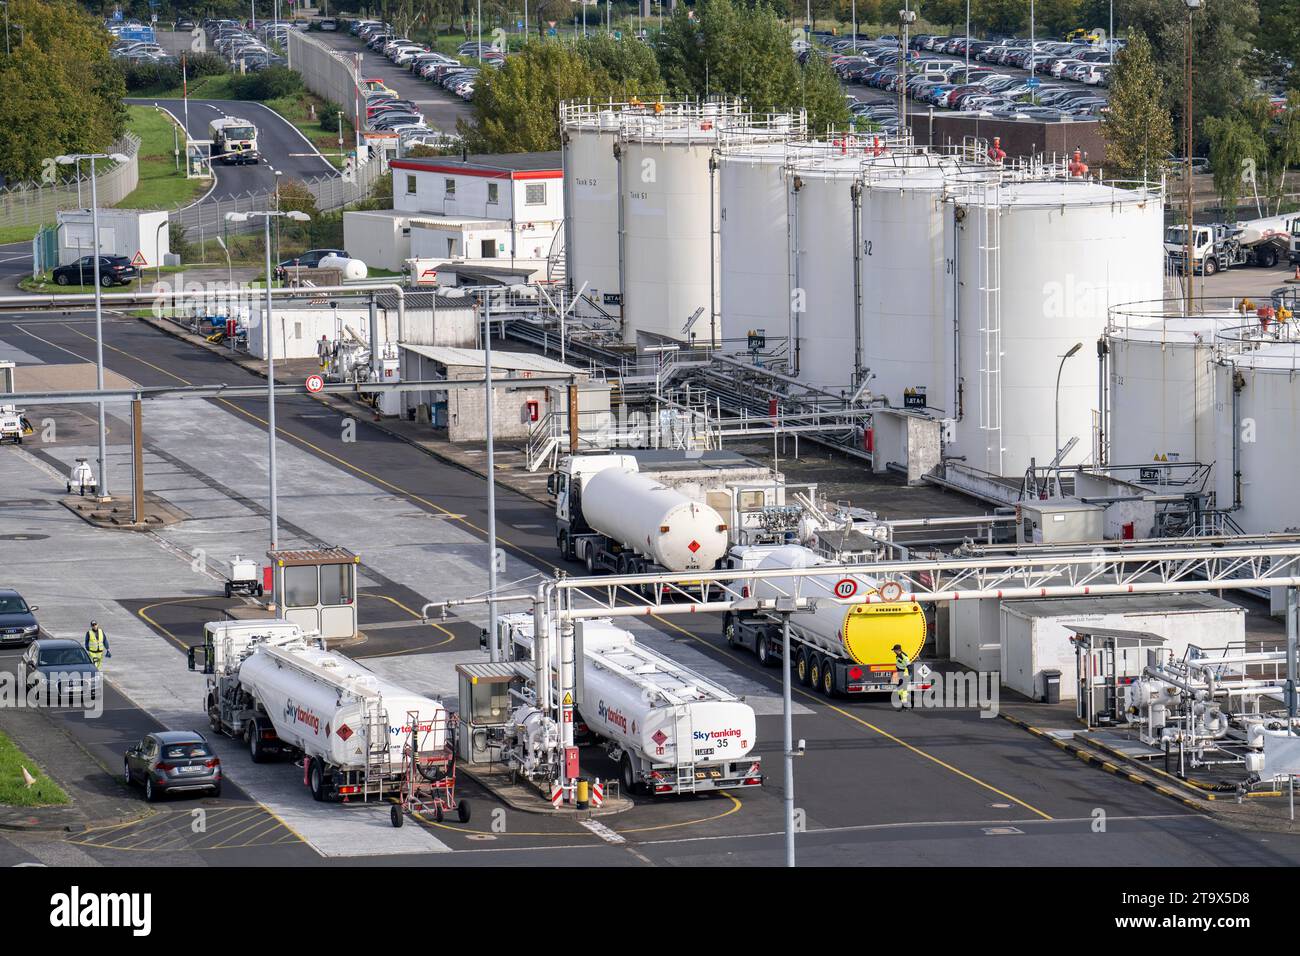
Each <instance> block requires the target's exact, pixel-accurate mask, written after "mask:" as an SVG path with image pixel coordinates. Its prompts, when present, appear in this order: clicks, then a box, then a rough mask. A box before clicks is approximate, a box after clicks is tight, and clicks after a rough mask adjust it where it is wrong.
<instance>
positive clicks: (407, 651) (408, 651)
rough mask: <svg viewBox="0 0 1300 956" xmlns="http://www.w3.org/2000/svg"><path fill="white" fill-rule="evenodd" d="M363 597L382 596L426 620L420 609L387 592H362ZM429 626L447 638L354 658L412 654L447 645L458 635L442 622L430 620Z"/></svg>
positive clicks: (417, 618) (418, 617)
mask: <svg viewBox="0 0 1300 956" xmlns="http://www.w3.org/2000/svg"><path fill="white" fill-rule="evenodd" d="M361 597H368V598H382V599H383V600H385V601H388V602H390V603H392V604H395V605H397V606H398V607H400V608H401V609H402V610H403V611H405V612H406V613H407V614H409V615H411V617H413V618H415V619H416V620H417V621H423V620H424V618H423V617H421V616H420V613H419V612H418V611H412V610H411V609H410V608H409V607H407V606H406V605H405V604H403V603H402V602H401V601H399V600H397V598H394V597H389V596H388V595H387V594H362V595H361ZM418 626H419V625H418V624H416V625H412V627H418ZM428 626H429V627H433V628H437V629H438V630H440V631H442V633H444V634H446V635H447V638H446V640H442V641H437V642H435V643H433V644H423V645H421V646H419V647H404V648H402V650H400V651H394V652H393V653H392V654H367V655H366V656H364V657H356V658H354V660H358V661H368V660H371V659H373V658H376V657H396V656H397V655H398V654H411V653H413V652H415V651H426V650H429V649H430V648H433V647H442V646H444V645H446V644H450V643H451V642H452V641H454V640H455V639H456V635H455V634H453V633H452V632H451V631H449V630H447V628H445V627H443V626H442V625H441V624H438V623H437V622H436V621H429V622H428Z"/></svg>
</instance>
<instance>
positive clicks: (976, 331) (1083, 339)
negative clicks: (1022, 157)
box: [945, 177, 1164, 475]
mask: <svg viewBox="0 0 1300 956" xmlns="http://www.w3.org/2000/svg"><path fill="white" fill-rule="evenodd" d="M950 201H952V202H954V203H955V204H956V205H955V208H954V210H953V215H954V217H955V220H954V221H955V222H956V242H955V244H954V252H955V257H954V258H955V261H956V268H957V269H958V292H957V308H958V321H959V326H960V333H959V335H958V337H957V347H958V352H959V355H958V360H957V362H956V363H955V364H956V367H957V369H958V371H959V375H960V378H959V383H958V384H959V390H960V405H959V408H958V416H957V418H958V422H957V426H956V435H955V439H956V440H955V442H953V443H951V444H949V445H948V446H947V447H946V448H945V453H946V454H948V455H953V456H962V457H964V459H965V461H966V463H967V464H968V465H971V466H973V467H975V468H978V469H982V470H984V471H987V472H991V473H993V474H999V475H1019V474H1023V473H1024V471H1025V469H1027V468H1028V467H1029V465H1030V462H1031V461H1036V462H1037V463H1038V464H1039V465H1045V464H1047V463H1048V462H1050V461H1051V459H1052V458H1053V456H1054V455H1055V442H1056V439H1055V421H1056V417H1055V416H1056V414H1057V409H1058V407H1059V416H1060V444H1061V446H1062V447H1064V446H1065V445H1066V444H1067V443H1068V442H1069V441H1070V439H1071V438H1077V439H1078V442H1077V444H1075V446H1074V447H1073V448H1072V450H1071V451H1070V452H1069V453H1068V454H1067V455H1065V456H1064V459H1063V461H1064V463H1066V464H1074V463H1079V462H1083V461H1085V460H1089V459H1090V458H1091V456H1092V452H1093V437H1094V424H1095V423H1094V415H1095V410H1096V406H1097V388H1096V382H1097V368H1096V365H1095V360H1090V358H1091V356H1090V354H1089V353H1090V352H1092V351H1094V350H1093V349H1088V351H1085V350H1084V348H1080V350H1079V353H1082V354H1079V353H1076V354H1075V355H1074V356H1072V357H1071V358H1069V359H1066V360H1065V362H1064V365H1063V366H1062V360H1063V358H1064V357H1065V356H1066V354H1067V353H1068V352H1069V351H1070V350H1071V349H1072V348H1073V347H1074V346H1075V345H1076V344H1078V345H1080V346H1084V347H1086V346H1090V345H1091V343H1095V342H1096V340H1097V339H1098V338H1099V337H1100V336H1101V335H1102V333H1103V332H1104V331H1105V328H1106V324H1107V309H1108V308H1109V307H1110V306H1111V305H1117V304H1120V303H1123V302H1135V301H1150V300H1154V299H1158V298H1160V297H1161V296H1162V294H1163V267H1164V251H1163V244H1162V232H1163V226H1164V202H1163V195H1162V192H1161V190H1160V188H1159V187H1144V188H1141V189H1123V188H1119V187H1117V186H1110V185H1103V184H1101V183H1095V182H1090V181H1087V180H1077V179H1059V178H1046V177H1044V178H1029V179H1026V180H1023V181H1011V182H1001V183H990V182H986V181H985V182H973V183H970V184H968V185H966V186H965V187H964V188H962V189H960V190H958V191H956V193H955V194H954V196H953V199H952V200H950ZM1058 369H1059V371H1060V387H1059V405H1058V391H1057V387H1056V383H1057V375H1058Z"/></svg>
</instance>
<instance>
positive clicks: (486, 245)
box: [479, 239, 497, 259]
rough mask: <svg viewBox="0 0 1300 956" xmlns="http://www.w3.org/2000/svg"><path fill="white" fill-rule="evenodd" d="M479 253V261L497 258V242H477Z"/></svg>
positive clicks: (485, 240)
mask: <svg viewBox="0 0 1300 956" xmlns="http://www.w3.org/2000/svg"><path fill="white" fill-rule="evenodd" d="M479 252H480V256H479V258H481V259H495V258H496V257H497V241H496V240H495V239H481V240H479Z"/></svg>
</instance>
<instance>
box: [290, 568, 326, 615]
mask: <svg viewBox="0 0 1300 956" xmlns="http://www.w3.org/2000/svg"><path fill="white" fill-rule="evenodd" d="M316 574H317V571H316V566H315V565H307V566H301V565H300V566H297V567H294V566H290V567H287V568H285V569H284V606H285V607H315V606H316V604H317V598H318V597H319V596H320V590H319V588H318V587H317V578H316Z"/></svg>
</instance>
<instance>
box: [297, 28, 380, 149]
mask: <svg viewBox="0 0 1300 956" xmlns="http://www.w3.org/2000/svg"><path fill="white" fill-rule="evenodd" d="M289 62H290V63H291V64H293V68H294V69H295V70H297V71H298V72H299V73H300V74H302V82H303V85H304V86H306V87H307V89H309V90H311V91H312V92H313V93H315V94H316V95H317V96H319V97H322V98H323V99H325V100H326V101H327V102H330V103H333V104H335V105H336V106H338V108H339V109H341V110H342V111H343V113H344V115H345V116H347V117H349V118H350V119H351V121H352V127H353V129H356V130H360V129H361V100H362V96H361V88H360V87H361V57H360V56H358V55H357V54H355V53H345V52H343V51H341V50H335V49H333V48H332V47H330V46H328V45H327V44H325V43H322V42H321V41H320V40H317V39H315V38H314V37H309V36H306V35H304V34H303V33H301V32H299V31H297V30H290V31H289ZM362 152H363V151H361V150H358V156H359V159H360V161H361V164H362V165H364V164H365V162H366V157H365V156H364V155H362Z"/></svg>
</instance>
